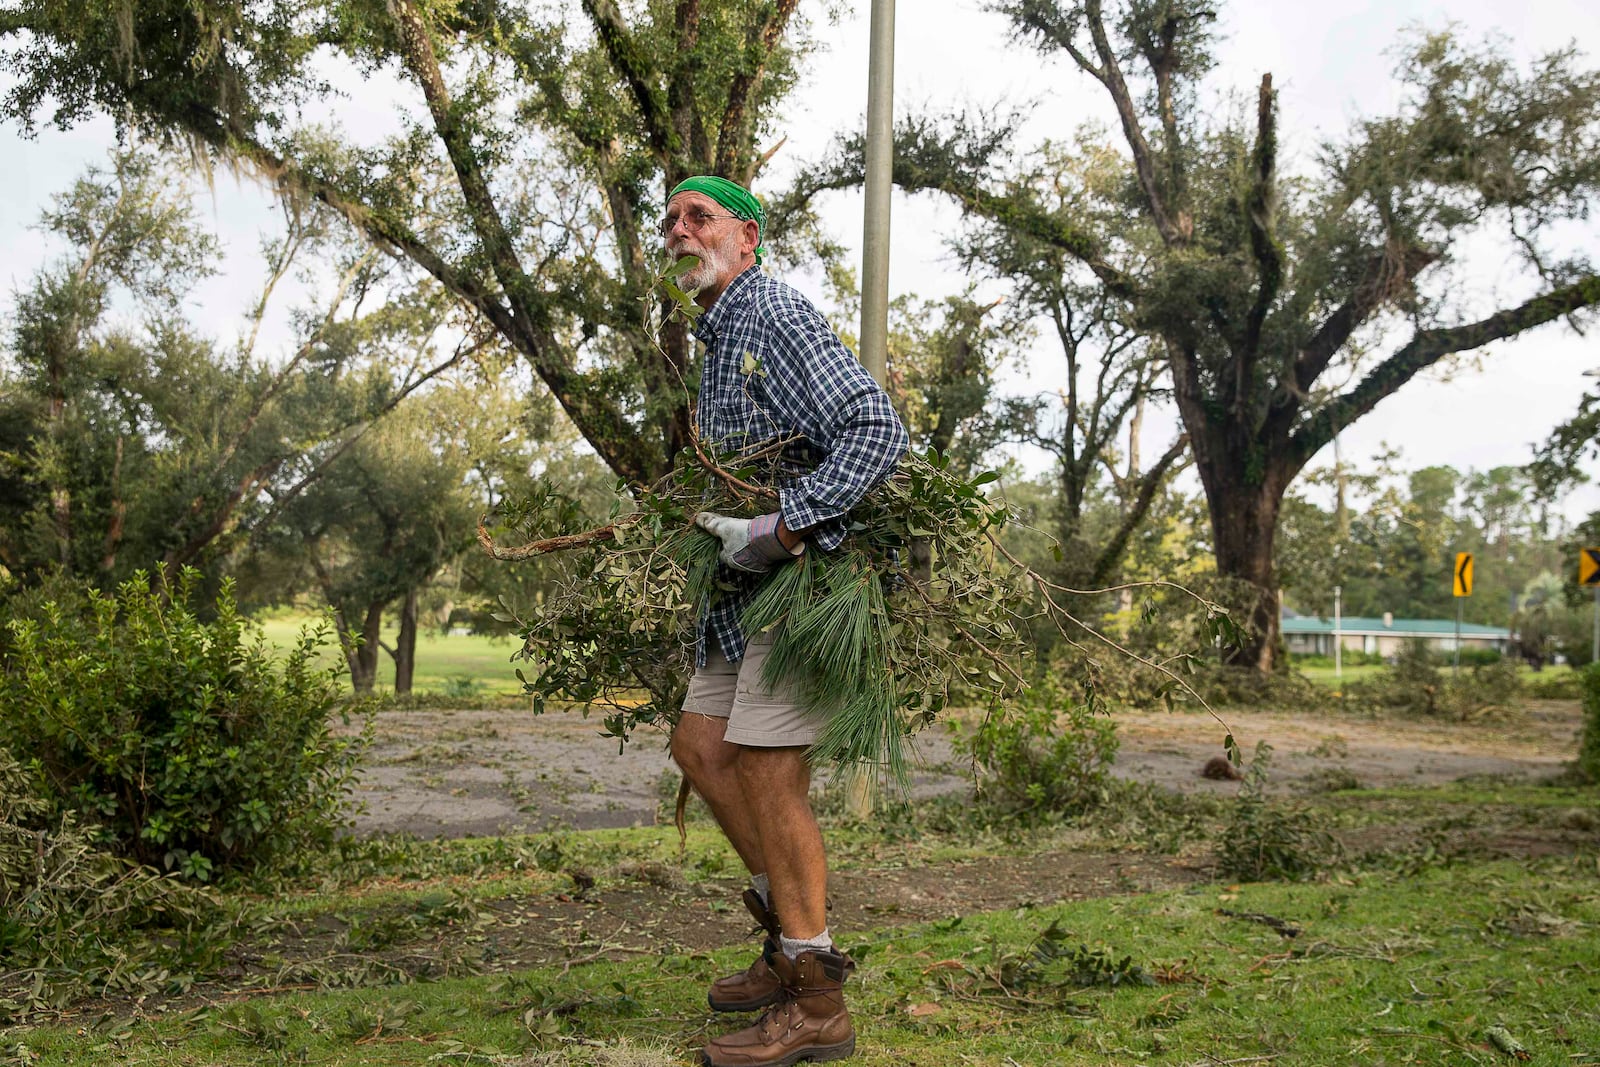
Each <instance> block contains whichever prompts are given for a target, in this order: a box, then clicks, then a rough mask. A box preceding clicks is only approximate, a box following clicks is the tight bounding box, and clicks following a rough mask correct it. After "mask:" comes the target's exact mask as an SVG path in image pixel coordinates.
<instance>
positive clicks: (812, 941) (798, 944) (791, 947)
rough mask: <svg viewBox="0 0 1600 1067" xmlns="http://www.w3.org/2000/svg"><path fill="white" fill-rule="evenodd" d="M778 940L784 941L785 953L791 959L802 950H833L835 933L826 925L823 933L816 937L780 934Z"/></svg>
mask: <svg viewBox="0 0 1600 1067" xmlns="http://www.w3.org/2000/svg"><path fill="white" fill-rule="evenodd" d="M778 940H780V941H781V942H783V954H784V955H785V956H788V957H789V958H790V959H791V960H792V959H794V958H795V957H796V956H799V955H800V953H802V952H832V951H833V935H832V934H830V933H828V928H827V927H826V926H824V927H823V928H822V933H820V934H818V935H817V936H816V937H786V936H784V935H782V934H779V935H778Z"/></svg>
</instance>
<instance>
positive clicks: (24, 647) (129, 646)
mask: <svg viewBox="0 0 1600 1067" xmlns="http://www.w3.org/2000/svg"><path fill="white" fill-rule="evenodd" d="M198 579H199V574H198V572H194V571H189V570H185V571H184V572H183V573H182V574H181V575H180V576H179V578H178V580H177V582H176V583H169V582H168V580H167V577H166V574H165V572H158V573H157V574H156V576H155V578H154V579H150V578H148V577H146V576H145V575H143V574H139V575H137V576H136V577H135V578H134V579H133V580H132V581H129V582H126V583H124V584H123V585H122V586H121V588H120V589H119V590H118V591H117V595H116V596H115V597H103V596H100V595H98V594H96V593H94V592H92V591H88V590H80V591H78V592H76V593H72V592H70V591H63V593H62V595H60V596H58V597H56V598H55V599H50V600H46V601H43V602H40V603H37V604H34V605H32V606H31V608H32V610H29V611H26V612H23V613H21V614H20V615H19V617H15V618H13V619H12V620H11V622H10V623H9V624H8V625H9V631H10V644H9V648H8V649H7V650H6V654H5V659H4V677H3V679H0V686H3V693H4V697H5V701H6V705H7V714H6V715H5V716H4V717H3V718H0V746H3V747H5V748H7V749H9V750H10V751H11V752H12V753H13V754H15V755H16V756H17V757H18V758H19V759H24V760H26V761H27V766H28V767H29V770H30V772H31V773H32V774H34V775H35V776H36V777H37V779H38V780H39V781H40V782H41V783H42V784H43V787H44V789H45V791H46V795H47V796H48V798H49V799H50V801H51V803H52V805H53V806H54V807H55V809H56V810H58V811H71V812H74V813H75V814H76V816H77V817H78V818H79V819H80V820H81V822H82V823H83V824H84V825H85V826H89V827H93V828H94V830H95V832H96V834H97V837H98V839H99V840H100V841H101V842H102V843H103V844H104V845H105V846H106V847H107V848H108V849H110V850H111V851H113V852H114V853H116V854H117V855H120V856H125V857H127V858H129V859H131V860H134V861H135V862H137V863H141V864H147V865H149V866H152V867H155V868H157V869H158V870H166V871H174V872H178V873H180V874H181V875H183V876H184V877H186V878H189V879H192V880H196V881H206V880H208V879H210V878H212V877H215V876H216V875H218V874H220V873H222V872H223V871H242V872H247V871H250V870H253V869H257V868H262V867H271V866H274V865H277V864H280V863H282V862H284V861H286V860H287V859H289V858H290V857H292V856H293V855H294V853H295V852H296V850H298V849H302V848H306V847H310V846H313V845H321V844H325V843H326V842H328V841H329V840H330V839H331V838H332V836H333V833H334V831H335V830H336V829H337V827H338V826H339V825H340V807H341V802H342V799H343V796H344V793H345V792H346V791H347V785H348V783H349V780H350V778H351V776H352V774H353V773H354V768H355V761H356V757H357V755H358V751H359V739H345V738H336V737H334V736H333V734H332V733H331V732H330V729H329V716H330V713H331V712H332V711H333V709H334V707H335V704H336V702H337V700H338V699H339V693H340V689H341V687H340V685H339V684H338V672H339V670H340V668H338V667H333V668H327V667H318V666H316V662H317V659H318V652H319V649H320V647H321V645H322V643H323V642H324V641H326V640H327V638H328V636H329V632H328V631H329V627H328V626H327V625H326V624H324V625H323V626H321V627H318V628H308V629H307V630H303V631H302V632H301V634H300V640H299V643H298V645H297V646H296V647H295V648H294V649H293V650H291V651H290V652H289V654H288V655H287V656H286V657H284V659H283V660H282V662H281V664H280V663H278V662H276V661H275V660H274V657H273V655H272V653H271V652H270V651H269V650H268V649H267V648H266V646H265V644H264V643H263V641H262V640H261V638H260V637H259V635H256V636H254V637H252V636H251V635H250V634H249V632H248V631H247V628H246V623H245V620H244V619H243V618H242V617H241V616H240V615H239V613H238V611H237V610H236V608H235V605H234V600H233V592H232V587H231V583H225V584H224V585H223V588H222V590H221V592H220V594H219V596H218V598H217V602H216V613H215V618H214V619H213V620H211V621H209V622H207V621H202V620H201V618H200V617H199V616H198V615H196V614H195V612H194V611H193V610H191V608H190V600H191V598H192V594H193V592H194V587H195V585H196V583H197V581H198Z"/></svg>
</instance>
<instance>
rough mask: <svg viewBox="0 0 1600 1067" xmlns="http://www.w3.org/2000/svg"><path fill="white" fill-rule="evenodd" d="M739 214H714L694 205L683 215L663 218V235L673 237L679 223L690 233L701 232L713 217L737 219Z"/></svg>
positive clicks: (661, 227)
mask: <svg viewBox="0 0 1600 1067" xmlns="http://www.w3.org/2000/svg"><path fill="white" fill-rule="evenodd" d="M738 217H739V216H738V215H714V214H712V213H711V212H709V211H701V210H700V209H699V208H697V207H692V208H690V209H689V210H688V211H685V212H684V213H683V214H681V215H668V216H667V217H666V218H664V219H662V220H661V226H660V229H661V236H663V237H671V236H672V231H673V230H675V229H677V228H678V223H680V222H681V223H683V228H684V229H685V230H686V231H688V232H689V233H699V232H700V231H701V230H702V229H703V228H704V227H705V224H706V223H707V222H709V221H711V220H712V219H737V218H738Z"/></svg>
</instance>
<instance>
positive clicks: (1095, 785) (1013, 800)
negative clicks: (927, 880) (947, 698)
mask: <svg viewBox="0 0 1600 1067" xmlns="http://www.w3.org/2000/svg"><path fill="white" fill-rule="evenodd" d="M1097 710H1098V709H1097V706H1096V705H1095V703H1094V702H1093V701H1087V702H1084V701H1076V700H1073V699H1072V698H1071V696H1070V694H1069V693H1068V692H1067V690H1066V688H1065V687H1064V686H1063V685H1062V684H1061V682H1059V681H1058V680H1057V679H1056V677H1055V676H1053V675H1051V674H1048V673H1044V674H1041V676H1040V677H1039V678H1038V679H1036V680H1035V681H1034V682H1033V684H1032V685H1031V686H1029V688H1028V689H1026V690H1024V691H1023V693H1022V694H1021V696H1020V697H1019V698H1018V699H1017V701H1016V702H1015V704H1014V706H1013V707H1011V708H1009V709H1006V710H1005V711H1003V712H997V713H995V714H993V715H990V716H988V717H987V718H985V719H984V720H983V722H982V723H980V724H979V725H978V726H977V728H976V729H974V730H973V731H972V733H971V734H970V735H969V736H967V737H965V738H963V739H962V746H963V748H964V749H965V750H966V752H967V754H968V755H969V756H970V757H971V758H972V759H973V761H974V762H975V763H976V764H977V765H978V767H980V768H982V770H983V772H984V775H985V781H984V784H985V787H986V788H987V789H988V790H989V792H990V796H991V798H992V800H993V802H994V803H996V804H998V805H1000V806H1001V807H1003V808H1005V809H1006V810H1007V811H1009V812H1011V813H1012V814H1014V815H1021V816H1039V817H1043V816H1047V815H1077V814H1081V813H1083V812H1085V811H1088V810H1090V809H1091V808H1094V807H1096V806H1097V805H1099V804H1100V803H1101V802H1103V801H1104V799H1105V796H1106V791H1107V788H1108V786H1109V784H1110V779H1111V764H1112V763H1113V762H1114V761H1115V760H1116V757H1117V747H1118V745H1119V742H1118V740H1117V728H1116V724H1115V723H1113V722H1112V721H1111V720H1110V719H1108V718H1106V717H1105V716H1104V715H1102V714H1098V713H1097Z"/></svg>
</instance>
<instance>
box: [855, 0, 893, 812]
mask: <svg viewBox="0 0 1600 1067" xmlns="http://www.w3.org/2000/svg"><path fill="white" fill-rule="evenodd" d="M868 47H869V50H870V56H869V58H868V61H867V182H866V190H865V191H866V197H867V203H866V212H865V215H864V217H863V221H862V232H861V364H862V366H864V367H866V368H867V373H868V374H871V375H872V377H873V378H875V379H876V380H877V382H878V384H879V385H883V384H884V383H885V381H886V380H887V378H888V373H889V192H890V188H891V185H892V181H891V179H892V177H893V172H894V0H872V35H871V38H870V40H869V45H868ZM847 802H848V804H849V807H850V810H851V812H852V813H853V814H854V815H856V816H857V817H858V818H865V817H867V816H868V815H870V814H872V783H871V781H870V780H869V777H868V775H866V774H861V775H858V776H856V778H855V779H854V781H852V782H851V783H850V794H849V798H848V801H847Z"/></svg>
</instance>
